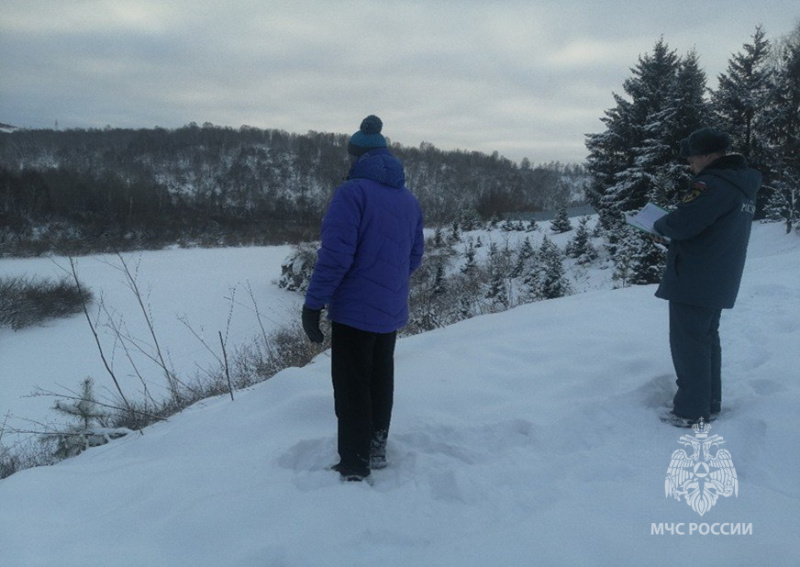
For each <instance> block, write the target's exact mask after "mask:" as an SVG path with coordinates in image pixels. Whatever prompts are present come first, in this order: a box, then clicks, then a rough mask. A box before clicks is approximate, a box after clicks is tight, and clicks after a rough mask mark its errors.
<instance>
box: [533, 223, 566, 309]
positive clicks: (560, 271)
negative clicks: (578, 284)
mask: <svg viewBox="0 0 800 567" xmlns="http://www.w3.org/2000/svg"><path fill="white" fill-rule="evenodd" d="M537 256H538V260H539V267H540V271H539V275H538V278H537V284H538V289H537V293H538V295H539V297H541V298H542V299H555V298H556V297H563V296H565V295H567V294H568V293H569V291H570V285H569V281H568V280H567V277H566V270H565V269H564V255H563V253H562V252H561V250H559V249H558V246H556V245H555V244H554V243H553V242H551V241H550V239H549V238H547V237H546V236H545V237H544V239H543V240H542V244H541V246H540V248H539V252H538V255H537Z"/></svg>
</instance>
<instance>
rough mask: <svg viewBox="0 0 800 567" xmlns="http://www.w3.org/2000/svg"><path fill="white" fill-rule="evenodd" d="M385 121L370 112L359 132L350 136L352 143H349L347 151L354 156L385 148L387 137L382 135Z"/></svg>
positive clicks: (362, 122)
mask: <svg viewBox="0 0 800 567" xmlns="http://www.w3.org/2000/svg"><path fill="white" fill-rule="evenodd" d="M382 129H383V122H381V119H380V118H378V117H377V116H375V115H374V114H370V115H369V116H367V117H366V118H365V119H364V120H362V121H361V127H360V128H359V130H358V132H356V133H355V134H353V135H352V136H350V143H348V144H347V153H349V154H350V155H353V156H356V157H358V156H360V155H362V154H364V153H366V152H368V151H369V150H372V149H374V148H385V147H386V138H384V137H383V136H382V135H381V130H382Z"/></svg>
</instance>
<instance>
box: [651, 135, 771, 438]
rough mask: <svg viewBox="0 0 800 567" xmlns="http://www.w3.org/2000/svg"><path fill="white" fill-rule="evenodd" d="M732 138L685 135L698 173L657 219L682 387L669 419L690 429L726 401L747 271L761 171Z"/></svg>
mask: <svg viewBox="0 0 800 567" xmlns="http://www.w3.org/2000/svg"><path fill="white" fill-rule="evenodd" d="M730 147H731V139H730V136H729V135H728V134H727V133H726V132H723V131H721V130H718V129H716V128H701V129H700V130H697V131H695V132H692V134H691V135H690V136H689V137H688V138H685V139H684V140H682V141H681V151H680V155H681V157H683V158H686V159H687V161H688V162H689V166H690V168H691V170H692V173H694V174H695V177H694V178H693V179H692V181H691V185H690V190H689V191H688V193H687V194H686V195H685V196H684V198H683V200H682V202H681V203H680V204H679V205H678V206H677V208H676V209H675V210H673V211H672V212H670V213H669V214H668V215H665V216H664V217H662V218H660V219H659V220H658V221H656V223H655V229H656V230H657V231H658V233H659V234H660V235H661V236H663V237H664V238H665V239H667V240H668V241H669V249H668V252H667V267H666V271H665V273H664V276H663V278H662V280H661V284H660V285H659V287H658V290H657V291H656V297H659V298H661V299H666V300H668V301H669V340H670V350H671V354H672V361H673V365H674V367H675V373H676V375H677V385H678V391H677V393H676V394H675V397H674V399H673V409H672V411H671V412H669V413H668V414H666V415H665V416H663V419H664V421H666V422H668V423H671V424H673V425H675V426H678V427H691V426H692V425H693V424H695V423H696V422H698V421H699V420H700V419H701V418H702V419H703V420H705V421H706V422H708V421H710V420H711V419H712V417H715V416H716V415H717V414H719V412H720V410H721V403H722V382H721V365H722V350H721V348H720V340H719V321H720V315H721V312H722V309H730V308H732V307H733V305H734V303H735V301H736V296H737V294H738V292H739V284H740V282H741V279H742V272H743V270H744V264H745V257H746V254H747V244H748V242H749V240H750V228H751V226H752V223H753V214H754V213H755V208H756V204H755V203H756V194H757V192H758V189H759V187H760V185H761V174H760V173H759V172H758V171H756V170H755V169H752V168H749V167H748V166H747V162H746V160H745V158H744V157H743V156H741V155H739V154H732V153H729V151H730Z"/></svg>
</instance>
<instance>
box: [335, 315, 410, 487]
mask: <svg viewBox="0 0 800 567" xmlns="http://www.w3.org/2000/svg"><path fill="white" fill-rule="evenodd" d="M396 339H397V333H396V332H392V333H370V332H367V331H361V330H359V329H354V328H353V327H349V326H347V325H342V324H340V323H335V322H334V323H333V326H332V333H331V374H332V378H333V397H334V404H335V409H336V418H337V420H338V448H339V457H340V459H341V462H340V465H341V467H343V468H344V469H345V470H349V471H353V472H356V473H359V474H366V473H368V472H369V460H370V447H371V445H372V441H373V439H381V440H383V442H384V443H385V439H386V436H387V435H388V432H389V423H390V422H391V418H392V405H393V403H394V347H395V342H396Z"/></svg>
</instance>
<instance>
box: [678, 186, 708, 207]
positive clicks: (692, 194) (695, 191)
mask: <svg viewBox="0 0 800 567" xmlns="http://www.w3.org/2000/svg"><path fill="white" fill-rule="evenodd" d="M706 189H708V186H707V185H706V184H705V183H704V182H702V181H695V182H694V183H692V188H691V189H690V190H689V192H688V193H686V195H684V196H683V202H684V203H689V202H691V201H694V200H695V199H697V198H698V197H699V196H700V195H702V194H703V191H705V190H706Z"/></svg>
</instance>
